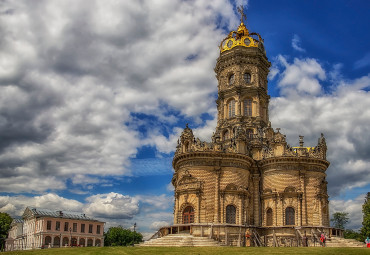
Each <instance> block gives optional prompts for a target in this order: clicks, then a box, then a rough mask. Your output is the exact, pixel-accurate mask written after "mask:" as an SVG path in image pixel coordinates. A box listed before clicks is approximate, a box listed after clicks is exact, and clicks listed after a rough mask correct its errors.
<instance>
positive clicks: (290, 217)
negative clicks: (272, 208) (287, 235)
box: [285, 207, 295, 225]
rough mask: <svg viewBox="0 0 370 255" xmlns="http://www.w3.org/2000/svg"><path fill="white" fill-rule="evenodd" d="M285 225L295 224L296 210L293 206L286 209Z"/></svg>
mask: <svg viewBox="0 0 370 255" xmlns="http://www.w3.org/2000/svg"><path fill="white" fill-rule="evenodd" d="M285 225H295V212H294V208H293V207H287V208H286V209H285Z"/></svg>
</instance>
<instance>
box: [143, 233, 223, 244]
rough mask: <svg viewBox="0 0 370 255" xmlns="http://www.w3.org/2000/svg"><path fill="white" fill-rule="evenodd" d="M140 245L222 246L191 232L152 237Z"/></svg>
mask: <svg viewBox="0 0 370 255" xmlns="http://www.w3.org/2000/svg"><path fill="white" fill-rule="evenodd" d="M140 246H220V243H219V242H217V241H215V240H213V239H211V238H208V237H198V236H192V235H190V234H170V235H166V236H163V237H160V238H156V239H150V240H148V241H145V242H144V243H142V244H140Z"/></svg>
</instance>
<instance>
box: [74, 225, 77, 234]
mask: <svg viewBox="0 0 370 255" xmlns="http://www.w3.org/2000/svg"><path fill="white" fill-rule="evenodd" d="M73 232H77V223H73Z"/></svg>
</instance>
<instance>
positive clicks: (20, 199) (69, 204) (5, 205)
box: [0, 193, 83, 217]
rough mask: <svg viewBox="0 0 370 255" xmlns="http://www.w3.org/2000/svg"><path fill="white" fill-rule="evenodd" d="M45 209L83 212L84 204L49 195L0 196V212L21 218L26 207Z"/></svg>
mask: <svg viewBox="0 0 370 255" xmlns="http://www.w3.org/2000/svg"><path fill="white" fill-rule="evenodd" d="M27 206H29V207H37V208H45V209H49V210H66V211H74V212H81V210H82V208H83V204H82V203H80V202H78V201H76V200H73V199H67V198H64V197H61V196H58V195H57V194H54V193H48V194H45V195H42V196H34V197H28V196H22V195H18V196H0V211H1V212H6V213H9V214H10V215H12V216H13V217H14V216H21V215H22V214H23V212H24V210H25V209H26V207H27Z"/></svg>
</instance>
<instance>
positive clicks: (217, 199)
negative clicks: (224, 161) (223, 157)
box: [213, 167, 221, 223]
mask: <svg viewBox="0 0 370 255" xmlns="http://www.w3.org/2000/svg"><path fill="white" fill-rule="evenodd" d="M215 175H216V185H215V195H214V196H215V211H214V216H213V222H215V223H219V222H220V175H221V167H215Z"/></svg>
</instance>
